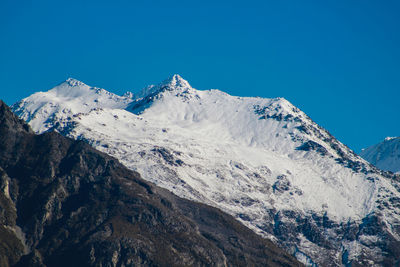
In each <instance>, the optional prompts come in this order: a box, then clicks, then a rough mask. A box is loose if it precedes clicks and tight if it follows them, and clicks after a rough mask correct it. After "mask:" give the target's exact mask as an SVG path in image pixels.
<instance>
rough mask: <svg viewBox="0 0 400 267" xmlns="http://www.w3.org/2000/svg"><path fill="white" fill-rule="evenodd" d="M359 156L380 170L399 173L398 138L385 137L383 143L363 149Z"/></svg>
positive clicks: (399, 149) (399, 144)
mask: <svg viewBox="0 0 400 267" xmlns="http://www.w3.org/2000/svg"><path fill="white" fill-rule="evenodd" d="M360 156H361V157H363V158H364V159H366V160H367V161H369V162H371V163H372V164H374V165H375V166H376V167H378V168H380V169H382V170H385V171H391V172H400V137H386V138H385V140H384V141H383V142H381V143H378V144H376V145H373V146H370V147H368V148H365V149H363V150H362V151H361V153H360Z"/></svg>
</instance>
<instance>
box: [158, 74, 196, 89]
mask: <svg viewBox="0 0 400 267" xmlns="http://www.w3.org/2000/svg"><path fill="white" fill-rule="evenodd" d="M163 85H164V86H169V87H173V88H176V87H185V88H186V87H190V84H189V83H188V81H186V80H185V79H183V78H182V77H181V76H180V75H179V74H174V75H172V76H171V77H169V78H168V79H166V80H164V81H163V82H162V83H161V84H160V87H162V86H163Z"/></svg>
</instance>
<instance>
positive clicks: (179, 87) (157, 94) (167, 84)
mask: <svg viewBox="0 0 400 267" xmlns="http://www.w3.org/2000/svg"><path fill="white" fill-rule="evenodd" d="M198 92H199V91H198V90H196V89H193V88H192V87H191V86H190V84H189V82H188V81H186V80H184V79H183V78H182V77H181V76H179V75H178V74H174V75H173V76H171V77H170V78H168V79H166V80H164V81H163V82H161V83H159V84H158V85H150V86H147V87H145V88H144V89H142V91H140V92H139V93H137V94H134V96H133V98H134V101H133V102H132V104H131V105H130V106H129V107H128V108H127V110H128V111H131V112H133V113H135V114H141V113H143V112H144V111H145V110H146V109H147V108H148V107H150V106H151V105H152V103H154V101H155V100H157V99H163V98H164V96H166V95H170V96H174V97H175V96H177V97H182V98H181V99H186V100H188V99H190V98H193V97H197V98H198V94H197V93H198Z"/></svg>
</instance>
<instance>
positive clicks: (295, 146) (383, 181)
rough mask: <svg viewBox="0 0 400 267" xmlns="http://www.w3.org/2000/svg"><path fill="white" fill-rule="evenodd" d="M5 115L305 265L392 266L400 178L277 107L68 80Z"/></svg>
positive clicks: (210, 94) (179, 88)
mask: <svg viewBox="0 0 400 267" xmlns="http://www.w3.org/2000/svg"><path fill="white" fill-rule="evenodd" d="M80 90H82V91H83V92H81V93H79V92H80ZM97 92H100V93H97ZM98 95H101V97H96V96H98ZM75 96H76V97H75ZM103 96H104V97H103ZM96 100H97V101H96ZM13 110H14V112H15V113H16V114H18V115H19V116H20V117H21V118H23V119H25V120H26V121H27V122H29V124H30V125H31V126H32V127H33V129H34V130H35V131H37V132H39V133H40V132H44V131H48V130H53V129H54V130H56V131H58V132H60V133H62V134H64V135H66V136H69V137H72V138H75V139H84V140H86V141H87V142H89V143H90V144H91V145H92V146H94V147H96V148H97V149H99V150H101V151H103V152H106V153H108V154H110V155H112V156H115V157H116V158H118V159H119V160H120V161H121V162H122V163H123V164H124V165H126V166H127V167H128V168H131V169H133V170H136V171H138V172H139V173H141V174H142V176H143V178H145V179H147V180H149V181H152V182H154V183H156V184H157V185H159V186H162V187H164V188H167V189H169V190H171V191H172V192H174V193H176V194H177V195H179V196H182V197H185V198H188V199H192V200H196V201H201V202H204V203H207V204H210V205H212V206H215V207H218V208H220V209H222V210H223V211H226V212H228V213H230V214H232V215H234V216H235V217H236V218H237V219H239V220H241V221H242V222H243V223H244V224H246V225H247V226H249V227H250V228H251V229H253V230H254V231H255V232H257V233H259V234H260V235H262V236H266V237H268V238H272V239H273V240H275V242H276V243H277V244H279V245H280V246H282V247H284V248H286V249H287V250H288V251H289V252H290V253H292V254H293V255H295V256H296V257H297V258H298V259H299V260H301V261H303V262H304V263H306V264H310V265H311V264H314V263H316V264H320V265H322V266H339V265H348V264H352V263H353V264H361V265H372V264H380V265H385V264H395V261H396V260H398V259H399V257H400V250H398V249H397V248H398V247H399V246H398V245H399V244H400V192H399V190H400V184H399V182H398V181H399V177H398V176H394V175H391V174H389V173H385V172H382V171H380V170H378V169H376V168H375V167H373V166H372V165H370V164H369V163H368V162H366V161H365V160H363V159H362V158H360V157H359V156H357V155H356V154H355V153H353V152H352V151H351V150H350V149H349V148H347V147H346V146H345V145H343V144H342V143H340V142H339V141H337V140H336V139H335V138H334V137H333V136H332V135H330V134H329V132H327V131H326V130H324V129H323V128H321V127H320V126H318V125H317V124H316V123H314V122H313V121H312V120H311V119H310V118H309V117H308V116H307V115H306V114H304V113H303V112H302V111H300V110H299V109H298V108H296V107H294V106H293V105H292V104H291V103H289V102H288V101H287V100H285V99H283V98H274V99H263V98H252V97H235V96H231V95H228V94H226V93H224V92H221V91H219V90H207V91H200V90H196V89H194V88H192V87H191V86H190V85H189V83H188V82H187V81H185V80H183V79H182V78H181V77H180V76H179V75H174V76H172V77H171V78H170V79H168V80H166V81H164V82H162V83H161V84H159V85H156V86H149V87H147V88H145V89H144V90H143V91H142V92H140V93H138V94H134V95H132V98H130V97H129V96H125V97H118V96H116V95H114V94H111V93H108V92H107V91H105V90H102V89H93V88H91V87H89V86H87V85H84V84H82V83H80V82H77V81H75V80H73V82H72V83H71V80H68V81H67V82H65V83H63V84H61V85H60V86H58V87H56V88H54V89H52V90H50V91H48V92H44V93H43V92H41V93H37V94H34V95H32V96H30V97H28V98H25V99H23V100H21V101H20V102H18V103H16V104H15V105H14V106H13Z"/></svg>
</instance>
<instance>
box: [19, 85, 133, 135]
mask: <svg viewBox="0 0 400 267" xmlns="http://www.w3.org/2000/svg"><path fill="white" fill-rule="evenodd" d="M131 102H132V98H131V96H130V95H124V96H119V95H116V94H114V93H110V92H108V91H106V90H104V89H101V88H97V87H91V86H89V85H87V84H85V83H83V82H81V81H78V80H76V79H73V78H68V79H67V80H66V81H64V82H62V83H60V84H59V85H57V86H56V87H54V88H52V89H51V90H49V91H47V92H38V93H35V94H33V95H31V96H29V97H27V98H24V99H22V100H21V101H19V102H17V103H15V104H14V105H13V106H12V109H13V111H14V112H15V113H16V114H17V115H18V116H20V117H21V118H22V119H24V120H25V121H27V122H28V123H31V125H33V126H34V128H35V129H36V131H38V132H43V131H46V130H49V129H51V128H52V127H53V126H54V122H56V121H58V119H61V118H68V117H71V116H72V115H73V114H78V113H86V112H89V111H90V110H93V109H96V108H119V109H124V108H126V107H127V106H128V105H129V103H131Z"/></svg>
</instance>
